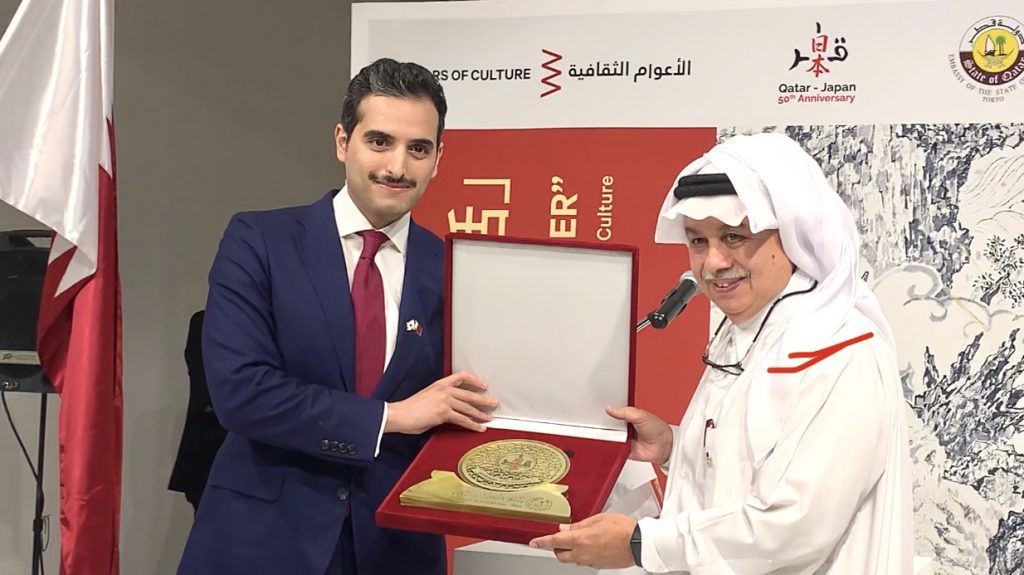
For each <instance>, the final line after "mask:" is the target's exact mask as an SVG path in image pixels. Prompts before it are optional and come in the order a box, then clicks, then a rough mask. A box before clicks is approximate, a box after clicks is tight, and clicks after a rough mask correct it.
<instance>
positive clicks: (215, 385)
mask: <svg viewBox="0 0 1024 575" xmlns="http://www.w3.org/2000/svg"><path fill="white" fill-rule="evenodd" d="M446 110H447V104H446V103H445V98H444V93H443V91H442V88H441V85H440V84H439V83H438V82H437V80H436V79H435V78H434V76H433V75H432V74H431V73H430V72H429V71H428V70H426V69H425V68H423V67H421V66H419V65H417V64H412V63H398V62H395V61H394V60H389V59H382V60H378V61H376V62H374V63H373V64H370V65H369V66H367V67H366V68H363V69H362V70H361V71H360V72H359V74H358V75H356V77H355V78H353V79H352V82H351V84H350V85H349V88H348V94H347V95H346V97H345V101H344V104H343V106H342V114H341V122H340V123H339V124H338V126H337V127H336V128H335V141H336V146H337V156H338V159H339V160H340V161H341V162H343V163H344V164H345V167H346V173H347V178H346V186H345V187H344V188H342V189H341V190H332V191H331V192H329V193H328V194H327V195H326V196H324V197H323V198H322V199H320V200H319V201H317V202H316V203H314V204H312V205H308V206H301V207H293V208H286V209H280V210H273V211H268V212H249V213H241V214H238V215H236V216H234V217H233V218H232V220H231V222H230V223H229V224H228V227H227V230H226V231H225V233H224V238H223V240H222V241H221V244H220V249H219V251H218V253H217V257H216V260H215V261H214V264H213V268H212V270H211V271H210V291H209V297H208V300H207V305H206V319H205V327H204V331H203V353H204V358H205V365H206V372H207V377H208V379H209V387H210V396H211V398H212V399H213V404H214V407H215V409H216V412H217V414H218V416H219V417H220V420H221V422H222V423H223V425H224V427H225V428H226V429H227V430H228V436H227V439H226V440H225V442H224V445H223V446H222V447H221V449H220V451H219V452H218V454H217V458H216V460H215V462H214V464H213V469H212V470H211V472H210V477H209V483H208V486H207V489H206V492H205V494H204V495H203V498H202V503H201V504H200V506H199V510H198V512H197V515H196V521H195V525H194V526H193V528H192V532H191V533H190V535H189V540H188V543H187V545H186V548H185V553H184V556H183V557H182V560H181V564H180V566H179V568H178V572H179V573H181V574H217V575H226V574H232V573H239V574H243V573H244V574H246V575H259V574H268V575H269V574H273V575H280V574H301V575H304V574H310V575H321V574H331V575H333V574H344V575H354V574H356V573H358V574H361V575H375V574H380V575H389V574H420V573H423V574H437V575H442V574H444V573H445V571H446V569H445V548H444V542H443V540H442V538H441V537H440V536H435V535H425V534H420V533H412V532H404V531H397V530H392V529H382V528H379V527H377V525H376V522H375V520H374V513H375V511H376V509H377V507H378V505H379V504H380V503H381V501H382V500H383V499H384V497H385V496H386V495H387V493H388V492H389V491H390V490H391V488H392V486H393V485H394V484H395V482H396V481H397V480H398V478H399V477H400V476H401V474H402V472H403V471H404V470H405V469H406V467H407V466H408V465H409V464H410V462H411V461H412V459H413V458H414V457H415V456H416V454H417V452H418V451H419V450H420V448H421V447H422V445H423V443H424V442H425V440H426V437H425V435H424V433H425V432H427V431H428V430H430V429H431V428H433V427H435V426H437V425H440V424H442V423H452V424H456V425H460V426H462V427H465V428H468V429H472V430H478V431H482V430H483V425H482V424H483V423H484V422H486V421H488V420H489V419H490V415H489V413H490V411H491V410H493V409H494V408H495V407H496V406H497V402H496V401H494V400H493V399H492V398H490V397H489V396H487V395H485V394H484V393H483V392H484V390H485V385H484V383H483V382H482V381H480V380H479V379H478V378H477V377H475V376H474V375H472V374H468V373H455V374H453V375H450V376H448V377H445V378H442V377H441V375H442V341H443V338H442V335H443V333H442V332H443V329H444V318H443V305H442V290H443V287H442V286H443V276H444V267H443V266H444V262H443V257H442V243H441V241H440V240H439V239H438V238H437V237H436V236H434V235H433V234H431V233H430V232H428V231H426V230H425V229H423V228H421V227H419V226H418V225H416V224H415V223H414V222H412V221H411V219H410V216H409V211H410V210H412V208H413V206H415V205H416V202H417V201H419V199H420V197H421V196H422V195H423V193H424V191H425V190H426V188H427V183H428V182H429V181H430V179H431V178H433V177H434V176H435V175H436V174H437V165H438V161H439V160H440V159H441V153H442V151H443V145H442V144H441V134H442V131H443V130H444V117H445V112H446Z"/></svg>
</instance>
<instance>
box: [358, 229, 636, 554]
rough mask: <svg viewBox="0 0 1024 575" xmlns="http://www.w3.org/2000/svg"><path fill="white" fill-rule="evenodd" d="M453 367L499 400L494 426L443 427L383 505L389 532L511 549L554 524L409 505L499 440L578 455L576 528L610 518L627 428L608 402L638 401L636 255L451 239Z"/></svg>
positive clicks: (573, 471) (573, 490)
mask: <svg viewBox="0 0 1024 575" xmlns="http://www.w3.org/2000/svg"><path fill="white" fill-rule="evenodd" d="M445 244H446V245H445V249H446V263H447V267H446V277H445V283H446V285H445V290H446V299H445V313H446V318H445V323H446V333H445V370H446V373H453V372H455V371H460V370H466V371H471V372H473V373H476V374H477V375H479V376H480V377H481V378H483V380H484V381H486V382H487V385H488V393H489V394H491V395H492V396H494V397H495V398H497V399H498V400H499V401H500V402H501V406H500V407H499V408H498V409H497V410H496V411H495V412H494V413H493V414H492V415H493V416H494V420H493V421H491V422H489V423H488V424H487V427H488V429H487V431H485V432H483V433H478V432H474V431H468V430H464V429H462V428H456V427H451V426H449V427H444V428H439V429H437V430H436V431H435V432H434V434H433V436H432V437H431V438H430V440H429V441H427V444H426V445H425V446H424V448H423V450H422V451H421V452H420V454H419V455H418V456H417V457H416V459H415V460H414V461H413V463H412V465H411V466H410V467H409V469H408V470H406V472H405V474H404V475H403V476H402V478H401V479H400V480H399V481H398V483H397V484H396V485H395V487H394V489H392V490H391V493H389V494H388V496H387V498H385V500H384V502H383V503H382V504H381V506H380V507H379V508H378V509H377V523H378V525H380V526H382V527H389V528H394V529H407V530H413V531H425V532H430V533H444V534H449V535H462V536H466V537H476V538H481V539H493V540H497V541H508V542H512V543H527V542H528V541H529V540H530V539H532V538H534V537H537V536H540V535H545V534H548V533H553V532H555V531H557V530H558V525H557V524H556V523H549V522H545V521H537V520H526V519H517V518H510V517H499V516H494V515H485V514H478V513H473V512H465V511H451V510H440V509H432V508H426V507H414V506H406V505H402V504H401V503H400V501H399V497H400V495H401V494H402V492H403V491H405V490H406V489H408V488H409V487H412V486H413V485H415V484H417V483H419V482H421V481H424V480H426V479H429V478H430V474H431V472H433V471H435V470H443V471H452V472H457V470H458V463H459V460H460V459H461V458H462V456H463V455H464V454H465V453H466V452H467V451H469V450H470V449H472V448H473V447H476V446H478V445H481V444H483V443H487V442H490V441H496V440H501V439H530V440H536V441H543V442H546V443H550V444H552V445H554V446H556V447H558V448H560V449H562V450H563V451H565V452H566V454H568V455H569V460H570V466H569V471H568V473H567V474H566V476H565V477H564V478H562V479H561V480H559V481H558V483H559V484H561V485H567V486H568V487H569V490H568V492H567V493H566V497H567V499H568V501H569V504H570V506H571V508H572V514H571V521H573V522H575V521H579V520H581V519H584V518H586V517H589V516H591V515H594V514H595V513H600V512H601V510H602V509H603V507H604V504H605V502H606V501H607V499H608V494H609V493H610V492H611V489H612V486H613V485H614V483H615V480H616V478H617V477H618V476H619V472H620V471H621V469H622V466H623V464H624V463H625V461H626V457H627V456H628V455H629V442H628V438H627V428H626V425H625V424H624V423H623V422H621V421H616V420H615V419H612V418H611V417H609V416H608V415H607V414H606V413H605V411H604V408H605V406H606V405H612V406H620V405H632V404H633V389H634V381H633V374H634V362H635V349H636V327H635V326H636V281H637V277H638V273H637V272H638V269H639V262H638V256H637V249H636V248H635V247H630V246H615V245H608V244H597V243H584V242H559V241H537V240H522V239H514V238H503V237H494V236H474V235H468V234H452V235H449V236H448V237H447V239H446V242H445Z"/></svg>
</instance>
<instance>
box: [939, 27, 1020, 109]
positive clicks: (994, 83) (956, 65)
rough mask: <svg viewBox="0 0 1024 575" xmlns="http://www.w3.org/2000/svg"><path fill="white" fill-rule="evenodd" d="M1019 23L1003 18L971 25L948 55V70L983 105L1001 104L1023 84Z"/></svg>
mask: <svg viewBox="0 0 1024 575" xmlns="http://www.w3.org/2000/svg"><path fill="white" fill-rule="evenodd" d="M1021 28H1022V26H1021V23H1020V22H1019V21H1017V20H1015V19H1013V18H1009V17H1006V16H991V17H989V18H985V19H983V20H979V21H978V22H975V23H974V25H972V26H971V27H970V29H968V30H967V32H966V33H965V34H964V36H963V38H962V39H961V40H960V48H959V50H958V52H957V54H955V55H951V56H950V68H951V69H952V71H953V73H954V75H955V77H956V79H957V80H958V81H959V82H960V83H961V84H964V87H965V88H966V89H968V90H972V91H975V92H977V93H978V94H979V95H981V97H982V100H983V101H986V102H1001V101H1003V100H1005V99H1006V95H1007V94H1010V93H1012V92H1016V91H1019V90H1020V88H1018V86H1019V85H1022V84H1024V55H1021V48H1022V47H1024V32H1022V29H1021Z"/></svg>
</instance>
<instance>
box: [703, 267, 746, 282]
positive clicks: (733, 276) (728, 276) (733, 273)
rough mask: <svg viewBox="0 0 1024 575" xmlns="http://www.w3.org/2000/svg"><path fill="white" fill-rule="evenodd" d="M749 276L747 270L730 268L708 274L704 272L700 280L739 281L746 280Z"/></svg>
mask: <svg viewBox="0 0 1024 575" xmlns="http://www.w3.org/2000/svg"><path fill="white" fill-rule="evenodd" d="M749 276H750V273H749V272H747V270H745V269H742V268H732V269H727V270H724V271H720V272H709V271H705V272H703V273H702V274H701V278H703V279H704V281H709V282H712V281H720V280H741V279H746V278H747V277H749Z"/></svg>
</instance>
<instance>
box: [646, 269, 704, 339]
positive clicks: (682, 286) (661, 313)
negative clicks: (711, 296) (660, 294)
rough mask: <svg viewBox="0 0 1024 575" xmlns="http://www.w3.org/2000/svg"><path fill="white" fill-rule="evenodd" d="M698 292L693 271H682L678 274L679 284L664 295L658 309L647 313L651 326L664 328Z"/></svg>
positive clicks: (698, 287) (698, 288)
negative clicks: (681, 273)
mask: <svg viewBox="0 0 1024 575" xmlns="http://www.w3.org/2000/svg"><path fill="white" fill-rule="evenodd" d="M698 293H700V286H699V285H698V284H697V279H696V278H695V277H694V275H693V272H692V271H690V270H687V271H685V272H683V275H681V276H679V285H677V286H676V287H675V289H673V290H672V291H671V292H669V294H668V295H667V296H665V299H664V300H662V302H661V305H660V306H658V309H656V310H654V311H653V312H651V313H650V314H648V315H647V319H648V320H649V321H650V322H651V327H653V328H655V329H664V328H666V327H667V326H668V324H669V323H670V322H671V321H672V320H674V319H675V318H676V316H677V315H679V312H681V311H683V308H685V307H686V304H688V303H690V300H691V299H693V297H694V296H695V295H697V294H698Z"/></svg>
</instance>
